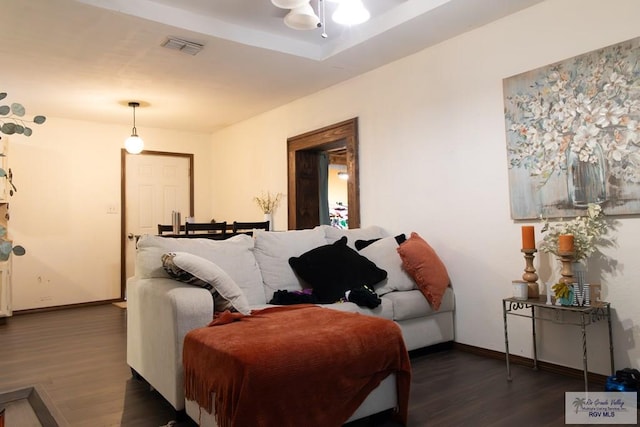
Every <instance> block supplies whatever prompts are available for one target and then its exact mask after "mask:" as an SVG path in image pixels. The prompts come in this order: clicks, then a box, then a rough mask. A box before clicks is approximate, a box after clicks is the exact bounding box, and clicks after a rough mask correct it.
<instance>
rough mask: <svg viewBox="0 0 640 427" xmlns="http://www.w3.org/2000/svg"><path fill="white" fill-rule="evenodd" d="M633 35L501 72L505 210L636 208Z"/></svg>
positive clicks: (521, 213) (638, 51) (637, 73)
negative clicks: (506, 186)
mask: <svg viewBox="0 0 640 427" xmlns="http://www.w3.org/2000/svg"><path fill="white" fill-rule="evenodd" d="M639 62H640V38H636V39H633V40H629V41H625V42H622V43H619V44H616V45H613V46H609V47H606V48H603V49H599V50H595V51H592V52H589V53H586V54H583V55H580V56H576V57H574V58H571V59H567V60H564V61H561V62H558V63H555V64H551V65H548V66H545V67H542V68H538V69H536V70H533V71H528V72H525V73H522V74H518V75H516V76H512V77H509V78H506V79H504V81H503V90H504V104H505V126H506V141H507V156H508V162H509V192H510V201H511V216H512V218H513V219H515V220H521V219H533V218H539V217H540V216H541V215H542V216H544V217H545V218H558V217H572V216H576V215H580V214H581V213H582V212H584V210H585V209H586V207H587V205H588V204H589V203H597V204H599V205H601V206H602V208H603V210H604V212H605V213H606V214H607V215H626V214H638V213H640V63H639Z"/></svg>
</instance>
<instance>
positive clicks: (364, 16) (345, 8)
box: [331, 0, 371, 25]
mask: <svg viewBox="0 0 640 427" xmlns="http://www.w3.org/2000/svg"><path fill="white" fill-rule="evenodd" d="M370 17H371V14H370V13H369V11H368V10H367V9H366V8H365V7H364V4H362V1H361V0H342V1H341V2H340V3H339V4H338V8H337V9H336V11H335V12H334V13H333V16H332V17H331V18H332V19H333V21H334V22H335V23H337V24H341V25H358V24H362V23H363V22H366V21H368V20H369V18H370Z"/></svg>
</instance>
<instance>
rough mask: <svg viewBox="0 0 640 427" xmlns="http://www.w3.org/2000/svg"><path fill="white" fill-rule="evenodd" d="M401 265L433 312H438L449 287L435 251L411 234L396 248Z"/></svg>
mask: <svg viewBox="0 0 640 427" xmlns="http://www.w3.org/2000/svg"><path fill="white" fill-rule="evenodd" d="M398 253H399V254H400V257H401V258H402V265H403V266H404V268H405V270H406V271H407V273H409V275H410V276H411V277H412V278H413V280H414V281H415V282H416V284H417V285H418V289H420V291H422V293H423V294H424V296H425V297H426V298H427V300H428V301H429V302H430V303H431V305H432V306H433V309H434V310H438V308H439V307H440V303H441V300H442V296H443V294H444V291H445V290H446V289H447V286H448V285H449V282H450V281H449V274H448V273H447V268H446V267H445V266H444V264H443V263H442V261H441V260H440V258H439V257H438V255H437V254H436V251H434V250H433V248H432V247H431V246H429V244H428V243H427V242H426V241H425V240H424V239H423V238H422V237H420V236H419V235H418V233H415V232H413V233H411V237H409V239H407V241H406V242H404V243H403V244H401V245H400V246H398Z"/></svg>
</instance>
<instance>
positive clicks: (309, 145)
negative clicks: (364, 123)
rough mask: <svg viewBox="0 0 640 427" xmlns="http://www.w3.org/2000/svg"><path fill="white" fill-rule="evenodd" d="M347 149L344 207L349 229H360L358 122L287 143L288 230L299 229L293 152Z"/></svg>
mask: <svg viewBox="0 0 640 427" xmlns="http://www.w3.org/2000/svg"><path fill="white" fill-rule="evenodd" d="M339 149H346V158H347V173H348V174H349V179H348V181H347V203H348V205H347V206H348V208H349V228H358V227H360V184H359V178H358V118H357V117H356V118H353V119H349V120H345V121H344V122H340V123H336V124H333V125H329V126H326V127H323V128H321V129H317V130H314V131H311V132H307V133H304V134H302V135H297V136H293V137H291V138H288V139H287V158H288V168H287V169H288V181H289V183H288V212H289V229H290V230H296V229H297V228H298V211H299V206H298V201H297V197H296V194H297V193H296V191H297V188H296V176H297V174H296V167H297V162H296V152H298V151H318V152H321V151H333V150H339Z"/></svg>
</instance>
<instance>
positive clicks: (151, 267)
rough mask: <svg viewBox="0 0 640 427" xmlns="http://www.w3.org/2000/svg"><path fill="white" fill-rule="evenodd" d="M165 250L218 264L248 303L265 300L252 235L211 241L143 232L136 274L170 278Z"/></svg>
mask: <svg viewBox="0 0 640 427" xmlns="http://www.w3.org/2000/svg"><path fill="white" fill-rule="evenodd" d="M167 252H187V253H190V254H193V255H197V256H199V257H202V258H204V259H206V260H209V261H211V262H213V263H215V264H217V265H219V266H220V268H222V269H223V270H224V271H225V272H226V273H227V274H228V275H229V276H231V278H232V279H233V281H234V282H236V284H237V285H238V286H239V287H240V289H242V291H243V292H244V295H245V296H246V298H247V300H248V301H249V304H251V305H260V304H264V303H266V301H265V297H264V289H263V286H262V275H261V274H260V268H259V267H258V263H257V262H256V258H255V256H254V254H253V239H252V238H251V236H247V235H246V234H239V235H237V236H233V237H231V238H229V239H226V240H212V239H192V238H184V239H175V238H171V237H160V236H151V235H144V236H142V237H140V240H139V241H138V252H137V255H136V276H137V277H140V278H152V277H169V275H168V274H167V272H166V271H164V269H163V268H162V260H161V257H162V255H163V254H165V253H167Z"/></svg>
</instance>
